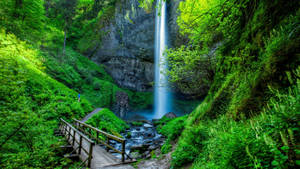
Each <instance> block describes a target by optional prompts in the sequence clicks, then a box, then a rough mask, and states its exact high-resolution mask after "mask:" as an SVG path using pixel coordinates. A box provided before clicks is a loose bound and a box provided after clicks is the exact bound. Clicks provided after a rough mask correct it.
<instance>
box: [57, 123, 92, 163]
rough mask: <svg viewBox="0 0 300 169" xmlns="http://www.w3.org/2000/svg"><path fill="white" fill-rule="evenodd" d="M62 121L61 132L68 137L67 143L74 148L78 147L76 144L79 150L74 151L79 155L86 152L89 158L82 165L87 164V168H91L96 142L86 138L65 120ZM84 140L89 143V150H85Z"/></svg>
mask: <svg viewBox="0 0 300 169" xmlns="http://www.w3.org/2000/svg"><path fill="white" fill-rule="evenodd" d="M60 120H61V125H60V130H61V132H62V133H63V134H64V135H65V136H66V138H67V141H68V142H70V144H71V145H72V146H73V147H76V146H75V143H76V144H77V145H78V146H77V148H75V149H74V151H78V154H79V155H80V154H81V152H84V153H85V154H86V155H87V158H86V159H85V160H84V161H83V163H82V164H85V163H86V162H87V167H91V161H92V158H93V147H94V145H95V142H94V141H93V140H91V139H89V138H88V137H86V136H85V135H84V134H83V133H82V132H80V131H79V130H77V129H76V128H74V127H73V126H72V125H71V124H70V123H68V122H66V121H65V120H64V119H62V118H61V119H60ZM78 139H79V140H78ZM83 139H84V140H86V141H87V142H88V143H89V146H88V147H89V148H85V147H84V146H83V145H82V141H83Z"/></svg>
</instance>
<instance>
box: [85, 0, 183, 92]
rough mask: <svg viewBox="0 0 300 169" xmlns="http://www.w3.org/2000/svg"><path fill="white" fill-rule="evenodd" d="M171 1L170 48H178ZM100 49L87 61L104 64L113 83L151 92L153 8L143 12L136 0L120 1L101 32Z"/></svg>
mask: <svg viewBox="0 0 300 169" xmlns="http://www.w3.org/2000/svg"><path fill="white" fill-rule="evenodd" d="M179 2H180V0H172V1H170V4H169V6H168V10H169V16H168V18H169V21H168V22H169V23H168V26H169V32H170V37H172V38H171V39H170V41H171V42H174V43H171V46H172V45H174V44H175V45H178V43H179V42H180V40H178V37H179V34H178V26H177V24H176V19H177V16H178V14H177V6H178V4H179ZM104 32H106V34H105V36H103V37H102V39H101V40H100V41H101V45H99V46H98V47H97V49H96V50H95V51H94V52H93V54H91V56H90V58H91V59H92V60H93V61H95V62H97V63H101V64H104V65H105V66H106V69H107V71H108V72H109V73H110V75H111V76H112V77H113V79H114V80H115V82H116V83H117V84H118V85H119V86H121V87H124V88H129V89H132V90H136V91H150V90H152V85H151V84H152V82H153V81H154V63H153V62H154V34H155V8H154V5H153V9H152V10H151V11H150V12H146V11H145V10H144V9H142V8H140V7H139V2H138V0H120V2H118V3H117V5H116V8H115V16H112V18H111V20H110V22H109V24H108V25H107V26H106V27H105V28H104Z"/></svg>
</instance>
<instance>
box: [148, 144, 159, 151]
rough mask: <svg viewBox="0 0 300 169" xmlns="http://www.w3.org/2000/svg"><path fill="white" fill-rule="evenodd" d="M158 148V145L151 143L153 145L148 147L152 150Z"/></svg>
mask: <svg viewBox="0 0 300 169" xmlns="http://www.w3.org/2000/svg"><path fill="white" fill-rule="evenodd" d="M156 148H157V146H156V145H151V146H150V147H149V148H148V150H150V151H152V150H155V149H156Z"/></svg>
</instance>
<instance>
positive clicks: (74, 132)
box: [72, 130, 76, 146]
mask: <svg viewBox="0 0 300 169" xmlns="http://www.w3.org/2000/svg"><path fill="white" fill-rule="evenodd" d="M75 134H76V131H75V130H73V140H72V146H74V145H75V138H76V137H75Z"/></svg>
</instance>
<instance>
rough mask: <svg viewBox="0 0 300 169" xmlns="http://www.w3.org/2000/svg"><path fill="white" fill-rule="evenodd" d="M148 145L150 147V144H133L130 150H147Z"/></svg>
mask: <svg viewBox="0 0 300 169" xmlns="http://www.w3.org/2000/svg"><path fill="white" fill-rule="evenodd" d="M148 147H149V145H148V144H140V145H133V146H131V148H130V151H131V152H134V151H139V152H145V151H147V149H148Z"/></svg>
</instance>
